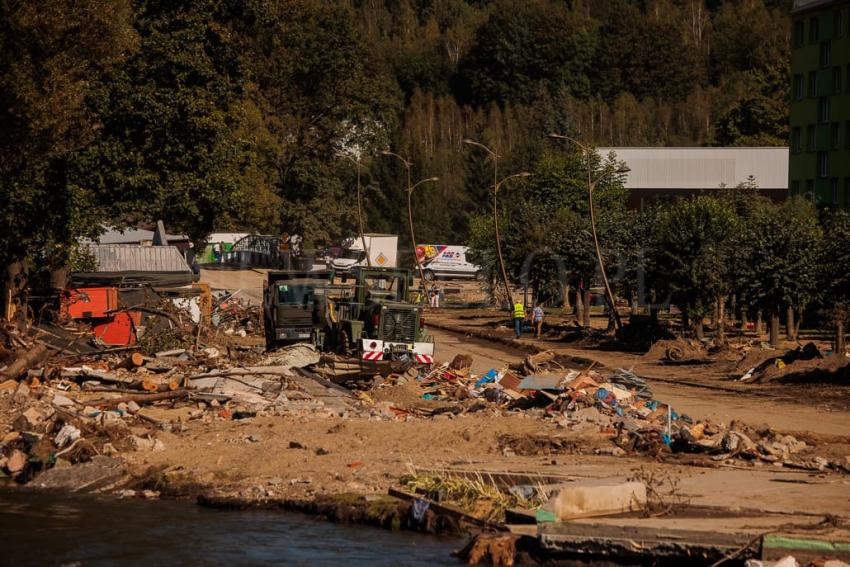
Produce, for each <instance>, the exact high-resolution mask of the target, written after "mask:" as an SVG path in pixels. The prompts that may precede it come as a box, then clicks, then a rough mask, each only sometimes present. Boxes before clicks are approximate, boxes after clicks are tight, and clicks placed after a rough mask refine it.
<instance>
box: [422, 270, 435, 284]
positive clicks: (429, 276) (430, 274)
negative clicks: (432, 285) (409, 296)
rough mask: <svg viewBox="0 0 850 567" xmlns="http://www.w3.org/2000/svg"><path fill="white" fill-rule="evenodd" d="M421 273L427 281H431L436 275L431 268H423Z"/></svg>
mask: <svg viewBox="0 0 850 567" xmlns="http://www.w3.org/2000/svg"><path fill="white" fill-rule="evenodd" d="M422 275H423V276H425V280H426V281H429V282H432V281H434V280H435V279H436V278H437V276H436V275H435V274H434V272H432V271H431V270H425V272H423V274H422Z"/></svg>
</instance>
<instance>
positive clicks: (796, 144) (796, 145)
mask: <svg viewBox="0 0 850 567" xmlns="http://www.w3.org/2000/svg"><path fill="white" fill-rule="evenodd" d="M802 151H803V131H802V130H800V127H799V126H795V127H794V128H793V129H792V130H791V152H792V153H795V154H799V153H800V152H802Z"/></svg>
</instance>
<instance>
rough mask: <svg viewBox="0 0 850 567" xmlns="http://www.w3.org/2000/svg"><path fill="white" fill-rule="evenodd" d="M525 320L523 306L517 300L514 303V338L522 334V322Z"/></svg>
mask: <svg viewBox="0 0 850 567" xmlns="http://www.w3.org/2000/svg"><path fill="white" fill-rule="evenodd" d="M524 322H525V306H524V305H523V304H522V303H520V302H519V301H517V302H515V303H514V331H516V338H520V337H521V336H522V324H523V323H524Z"/></svg>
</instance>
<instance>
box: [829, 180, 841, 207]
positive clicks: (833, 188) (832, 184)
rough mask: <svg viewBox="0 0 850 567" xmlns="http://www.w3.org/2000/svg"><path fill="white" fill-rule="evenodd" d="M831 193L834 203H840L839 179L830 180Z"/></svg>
mask: <svg viewBox="0 0 850 567" xmlns="http://www.w3.org/2000/svg"><path fill="white" fill-rule="evenodd" d="M829 192H830V194H831V196H832V202H833V203H835V204H836V205H837V204H838V203H839V202H840V201H839V200H838V178H837V177H833V178H832V179H830V180H829Z"/></svg>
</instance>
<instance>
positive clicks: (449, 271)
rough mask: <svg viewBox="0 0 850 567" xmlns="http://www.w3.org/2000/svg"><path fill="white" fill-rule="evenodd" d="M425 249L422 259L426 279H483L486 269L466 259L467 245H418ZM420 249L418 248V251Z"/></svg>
mask: <svg viewBox="0 0 850 567" xmlns="http://www.w3.org/2000/svg"><path fill="white" fill-rule="evenodd" d="M417 248H419V249H421V250H422V251H423V254H422V257H421V259H420V261H421V262H422V272H423V275H424V276H425V279H426V280H428V281H433V280H435V279H437V278H442V279H451V278H475V279H477V280H483V279H484V277H485V274H484V270H483V269H482V268H481V266H478V265H476V264H473V263H471V262H469V261H468V260H467V259H466V252H467V250H468V248H467V247H466V246H448V245H445V244H426V245H423V246H419V247H417ZM418 252H419V250H417V253H418Z"/></svg>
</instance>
